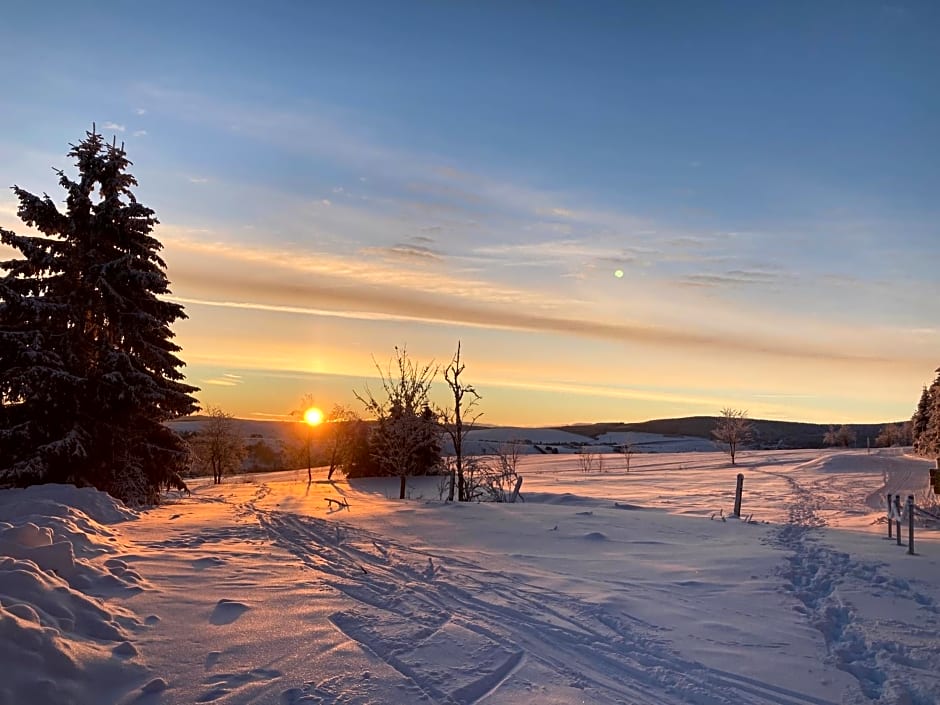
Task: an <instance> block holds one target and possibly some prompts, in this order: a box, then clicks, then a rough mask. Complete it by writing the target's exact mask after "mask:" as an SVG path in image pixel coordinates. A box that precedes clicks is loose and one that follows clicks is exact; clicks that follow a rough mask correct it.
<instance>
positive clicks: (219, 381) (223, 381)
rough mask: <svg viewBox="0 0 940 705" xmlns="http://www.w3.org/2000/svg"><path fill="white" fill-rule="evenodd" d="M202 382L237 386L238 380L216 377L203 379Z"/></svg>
mask: <svg viewBox="0 0 940 705" xmlns="http://www.w3.org/2000/svg"><path fill="white" fill-rule="evenodd" d="M201 384H209V385H212V386H215V387H237V386H238V382H236V381H235V380H232V379H228V378H227V377H216V378H213V379H204V380H201Z"/></svg>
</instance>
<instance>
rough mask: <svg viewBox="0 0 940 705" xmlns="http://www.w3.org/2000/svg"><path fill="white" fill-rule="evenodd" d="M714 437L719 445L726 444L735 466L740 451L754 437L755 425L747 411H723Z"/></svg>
mask: <svg viewBox="0 0 940 705" xmlns="http://www.w3.org/2000/svg"><path fill="white" fill-rule="evenodd" d="M712 436H713V437H714V438H715V440H716V441H717V442H718V443H722V444H724V446H725V450H726V451H727V452H728V455H730V456H731V464H732V465H734V462H735V455H736V454H737V452H738V449H739V448H740V447H741V446H742V445H744V444H746V443H747V442H748V441H750V440H751V439H752V438H753V437H754V425H753V424H752V423H751V420H750V419H748V417H747V410H746V409H732V408H730V407H729V408H726V409H722V410H721V416H719V417H718V423H717V424H715V428H714V430H713V431H712Z"/></svg>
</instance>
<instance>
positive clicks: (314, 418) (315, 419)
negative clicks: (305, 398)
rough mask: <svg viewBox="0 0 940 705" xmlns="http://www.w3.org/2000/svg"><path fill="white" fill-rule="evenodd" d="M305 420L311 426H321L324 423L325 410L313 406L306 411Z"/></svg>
mask: <svg viewBox="0 0 940 705" xmlns="http://www.w3.org/2000/svg"><path fill="white" fill-rule="evenodd" d="M304 421H305V422H306V423H307V424H309V425H310V426H319V425H320V424H321V423H323V412H322V411H320V410H319V409H318V408H317V407H315V406H311V407H310V408H309V409H307V410H306V411H305V412H304Z"/></svg>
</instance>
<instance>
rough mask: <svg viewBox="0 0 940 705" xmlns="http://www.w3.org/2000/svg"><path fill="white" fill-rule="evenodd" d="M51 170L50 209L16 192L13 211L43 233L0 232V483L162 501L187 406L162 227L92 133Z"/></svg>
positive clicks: (180, 449)
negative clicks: (67, 163) (71, 172)
mask: <svg viewBox="0 0 940 705" xmlns="http://www.w3.org/2000/svg"><path fill="white" fill-rule="evenodd" d="M68 156H69V157H72V158H74V159H75V166H76V167H77V171H78V178H77V179H75V180H73V179H72V178H70V177H69V176H68V175H66V174H65V172H63V171H58V172H57V173H58V176H59V184H60V185H61V186H62V188H63V189H64V190H65V192H66V200H65V210H64V212H60V210H59V208H58V207H57V206H56V204H55V203H54V202H53V201H52V199H50V198H49V196H47V195H45V194H44V195H43V196H42V197H39V196H35V195H33V194H31V193H29V192H27V191H25V190H23V189H21V188H19V187H18V186H14V187H13V190H14V192H15V193H16V196H17V198H18V199H19V210H18V215H19V217H20V219H21V220H22V221H23V222H24V223H26V225H28V226H31V227H34V228H35V229H36V230H38V231H39V232H40V233H41V234H42V235H41V236H38V237H26V236H19V235H16V234H14V233H12V232H10V231H2V232H0V241H2V242H3V243H4V244H6V245H8V246H10V247H13V248H14V249H16V250H18V251H19V252H20V253H21V257H19V258H16V259H12V260H8V261H4V262H0V270H4V271H5V272H6V274H5V275H4V276H2V277H0V482H2V483H4V484H8V485H9V484H15V485H27V484H33V483H37V482H72V483H75V484H78V485H92V486H94V487H97V488H99V489H102V490H106V491H108V492H110V493H111V494H113V495H114V496H116V497H119V498H121V499H123V500H124V501H126V502H128V503H131V504H141V503H153V502H156V501H158V499H159V488H160V484H161V483H162V482H164V481H165V480H166V479H167V478H168V477H169V476H170V475H172V473H174V472H177V471H179V470H180V469H182V467H183V466H184V463H185V462H186V457H187V450H186V446H185V445H184V443H183V441H182V440H181V439H180V438H179V437H178V436H177V435H176V434H175V433H174V432H172V431H171V430H169V429H168V428H167V427H166V426H165V425H164V423H163V422H165V421H167V420H169V419H172V418H176V417H179V416H183V415H186V414H190V413H192V412H193V411H195V410H196V409H197V406H196V400H195V398H194V397H193V396H192V393H193V392H196V391H198V390H197V389H196V388H195V387H192V386H189V385H187V384H185V383H183V381H182V380H183V374H182V372H181V371H180V368H181V367H182V366H183V362H182V361H181V360H180V359H179V358H178V357H177V356H176V353H177V352H179V350H180V348H179V346H177V345H176V344H175V343H173V342H172V338H173V333H172V331H171V330H170V325H171V324H172V323H174V322H175V321H177V320H179V319H182V318H185V317H186V316H185V314H184V313H183V308H182V306H180V305H179V304H176V303H173V302H170V301H167V300H165V298H162V297H163V296H165V295H166V294H168V293H169V282H168V280H167V277H166V274H165V269H166V264H165V263H164V262H163V260H162V259H161V258H160V257H159V255H158V252H159V250H160V249H161V248H162V246H161V244H160V243H159V241H157V240H156V239H155V238H153V237H152V236H151V232H152V230H153V228H154V226H156V225H157V223H158V221H157V219H156V217H155V216H154V212H153V211H152V210H151V209H150V208H147V207H146V206H144V205H142V204H140V203H138V202H137V199H136V198H135V196H134V194H133V192H132V191H131V188H132V187H134V186H136V185H137V181H136V179H135V178H134V177H133V176H132V175H131V174H129V173H128V172H127V168H128V167H129V166H130V165H131V162H130V161H128V159H127V156H126V153H125V151H124V146H123V145H121V146H120V147H119V146H117V144H116V143H114V142H112V143H111V144H110V145H109V144H106V143H105V142H104V141H103V139H102V136H101V135H100V134H97V133H96V132H95V130H94V128H93V129H92V131H91V132H89V133H86V138H85V139H84V140H83V141H82V142H80V143H79V144H78V145H72V149H71V151H70V152H69V155H68Z"/></svg>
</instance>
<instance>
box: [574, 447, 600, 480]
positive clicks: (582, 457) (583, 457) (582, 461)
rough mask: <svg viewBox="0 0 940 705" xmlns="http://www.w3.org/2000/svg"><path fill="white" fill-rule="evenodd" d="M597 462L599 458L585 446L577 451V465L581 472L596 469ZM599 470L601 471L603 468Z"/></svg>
mask: <svg viewBox="0 0 940 705" xmlns="http://www.w3.org/2000/svg"><path fill="white" fill-rule="evenodd" d="M599 460H600V456H599V455H598V454H597V453H594V452H593V451H591V450H588V449H587V448H586V447H585V446H581V449H580V450H579V451H578V465H579V466H580V467H581V472H584V473H588V472H593V471H594V470H596V469H598V462H599ZM600 469H603V466H602V467H601V468H600Z"/></svg>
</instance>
